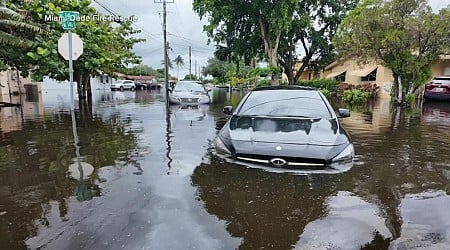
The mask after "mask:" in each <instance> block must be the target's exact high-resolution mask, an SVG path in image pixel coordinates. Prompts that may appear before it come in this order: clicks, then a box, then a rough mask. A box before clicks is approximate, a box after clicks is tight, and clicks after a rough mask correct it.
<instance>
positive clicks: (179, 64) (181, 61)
mask: <svg viewBox="0 0 450 250" xmlns="http://www.w3.org/2000/svg"><path fill="white" fill-rule="evenodd" d="M173 62H174V63H176V64H177V79H179V78H178V71H179V69H180V66H181V67H183V66H184V60H183V58H182V57H181V56H180V55H178V56H177V57H176V58H175V59H174V60H173Z"/></svg>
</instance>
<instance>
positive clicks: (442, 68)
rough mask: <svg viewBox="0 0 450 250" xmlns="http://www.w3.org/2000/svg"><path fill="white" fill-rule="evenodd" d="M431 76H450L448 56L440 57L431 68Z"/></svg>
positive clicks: (449, 58)
mask: <svg viewBox="0 0 450 250" xmlns="http://www.w3.org/2000/svg"><path fill="white" fill-rule="evenodd" d="M431 74H432V75H433V76H450V55H445V56H441V58H440V59H439V61H438V62H437V63H435V64H433V66H432V67H431Z"/></svg>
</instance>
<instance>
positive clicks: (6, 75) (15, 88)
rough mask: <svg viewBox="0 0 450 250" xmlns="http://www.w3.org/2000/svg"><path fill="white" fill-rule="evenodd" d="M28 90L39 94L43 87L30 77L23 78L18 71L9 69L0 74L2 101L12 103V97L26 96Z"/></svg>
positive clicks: (0, 96) (0, 99)
mask: <svg viewBox="0 0 450 250" xmlns="http://www.w3.org/2000/svg"><path fill="white" fill-rule="evenodd" d="M27 89H29V90H33V91H34V92H36V93H37V92H40V91H41V85H40V84H39V83H33V82H32V80H31V78H29V77H22V76H21V75H20V72H19V71H17V70H12V69H8V70H5V71H1V72H0V101H3V102H10V101H11V100H10V97H11V96H13V95H19V94H25V93H26V90H27ZM36 93H33V94H34V95H35V94H36Z"/></svg>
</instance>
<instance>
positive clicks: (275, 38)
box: [193, 0, 298, 85]
mask: <svg viewBox="0 0 450 250" xmlns="http://www.w3.org/2000/svg"><path fill="white" fill-rule="evenodd" d="M297 7H298V1H297V0H282V1H277V3H276V4H274V3H272V2H271V1H261V0H259V1H251V0H244V1H235V2H233V4H230V2H229V1H226V0H194V1H193V8H194V11H195V12H197V13H198V14H199V15H200V17H205V16H207V17H208V21H209V24H207V25H205V26H204V27H203V28H204V30H205V31H206V32H207V34H208V36H209V37H210V38H212V40H213V41H214V42H216V43H217V44H225V45H226V47H227V49H228V56H229V57H231V60H233V61H236V60H239V59H240V58H241V57H243V58H244V60H245V61H246V63H249V62H250V60H252V59H254V58H255V57H257V56H258V55H260V56H263V57H264V58H265V59H266V60H267V61H268V62H269V64H270V65H273V66H274V67H277V66H278V48H279V44H280V39H281V36H282V34H285V33H286V32H287V31H288V30H289V28H290V26H291V21H292V16H293V15H294V13H295V10H296V9H297ZM277 83H278V79H277V75H274V76H273V79H272V84H274V85H275V84H277Z"/></svg>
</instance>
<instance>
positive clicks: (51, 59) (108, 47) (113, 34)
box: [10, 0, 143, 99]
mask: <svg viewBox="0 0 450 250" xmlns="http://www.w3.org/2000/svg"><path fill="white" fill-rule="evenodd" d="M10 5H12V6H16V7H19V6H20V7H21V8H22V9H24V10H26V15H27V19H28V20H30V21H31V22H32V23H35V24H36V25H38V26H39V27H41V29H42V30H44V32H42V33H39V34H37V35H35V36H34V39H33V44H32V47H31V49H29V48H28V49H24V50H20V51H18V52H16V53H19V54H20V57H17V58H15V60H14V62H15V63H16V64H18V65H20V69H21V70H22V72H25V73H28V72H31V74H32V78H33V79H34V80H36V81H41V80H42V79H43V77H44V76H49V77H51V78H54V79H57V80H67V79H68V74H69V70H68V64H67V61H66V60H64V59H63V58H62V57H61V56H60V55H59V54H58V48H57V41H58V39H59V38H60V37H61V35H62V34H63V33H64V32H65V31H64V30H63V28H62V25H61V23H59V22H55V21H48V20H46V17H51V16H53V17H57V16H58V14H59V12H60V11H62V10H72V11H78V12H79V13H80V16H94V15H99V16H100V15H101V14H100V13H98V12H97V11H96V10H95V8H94V7H92V6H91V1H90V0H79V1H70V0H57V1H49V0H33V1H27V2H23V3H21V2H20V1H10ZM76 26H77V27H76V28H75V29H74V30H73V32H74V33H76V34H78V35H79V36H80V37H81V39H82V40H83V45H84V52H83V54H82V55H81V56H80V57H79V58H78V60H76V61H74V64H73V65H74V80H75V81H76V82H77V84H78V86H77V87H78V93H79V98H80V99H83V98H84V97H85V96H86V95H90V77H91V76H95V75H99V74H104V73H106V74H109V75H114V74H115V73H116V72H125V71H126V69H127V65H129V64H138V63H140V58H139V57H138V56H136V55H135V54H134V52H133V51H132V48H133V46H134V44H136V43H138V42H141V41H143V39H139V38H135V37H134V35H135V34H137V33H139V31H137V30H135V29H133V27H132V21H131V20H128V21H125V22H120V23H111V21H110V20H109V19H99V20H94V19H90V20H83V21H80V22H77V23H76Z"/></svg>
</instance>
